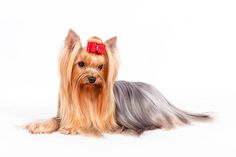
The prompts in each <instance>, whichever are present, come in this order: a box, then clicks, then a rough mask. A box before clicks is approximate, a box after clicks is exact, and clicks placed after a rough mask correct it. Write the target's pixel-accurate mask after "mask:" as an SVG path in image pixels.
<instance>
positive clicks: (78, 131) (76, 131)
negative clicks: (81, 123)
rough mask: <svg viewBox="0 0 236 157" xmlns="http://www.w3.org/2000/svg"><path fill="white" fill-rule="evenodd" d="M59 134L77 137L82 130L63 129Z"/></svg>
mask: <svg viewBox="0 0 236 157" xmlns="http://www.w3.org/2000/svg"><path fill="white" fill-rule="evenodd" d="M59 132H60V133H62V134H65V135H77V134H80V130H79V129H78V128H67V127H63V128H60V129H59Z"/></svg>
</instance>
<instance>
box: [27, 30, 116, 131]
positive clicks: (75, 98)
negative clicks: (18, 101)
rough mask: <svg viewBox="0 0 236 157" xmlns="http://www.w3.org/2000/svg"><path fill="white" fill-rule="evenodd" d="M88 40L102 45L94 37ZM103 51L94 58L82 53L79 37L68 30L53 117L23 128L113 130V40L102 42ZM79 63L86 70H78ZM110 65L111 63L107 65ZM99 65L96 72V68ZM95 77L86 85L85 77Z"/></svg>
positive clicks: (114, 49)
mask: <svg viewBox="0 0 236 157" xmlns="http://www.w3.org/2000/svg"><path fill="white" fill-rule="evenodd" d="M88 41H96V42H98V43H102V40H101V39H99V38H98V37H91V38H90V39H89V40H88ZM104 44H105V45H106V52H105V53H104V54H103V55H97V54H93V53H88V52H86V48H85V47H82V45H81V42H80V38H79V36H78V35H77V34H76V33H75V32H74V31H72V30H69V32H68V35H67V37H66V39H65V46H64V48H63V50H62V52H61V55H60V58H59V66H60V67H59V68H60V90H59V102H58V103H59V104H58V114H57V117H55V118H53V119H49V120H47V121H45V122H35V123H31V124H29V125H28V126H27V128H28V129H29V131H30V132H31V133H50V132H53V131H56V130H59V131H60V132H61V133H64V134H78V133H82V134H88V133H92V134H95V135H100V134H101V133H104V132H108V131H111V130H113V129H115V128H116V127H117V124H116V120H115V100H114V95H113V85H114V81H115V79H116V76H117V73H118V68H119V61H118V59H117V57H116V56H115V55H116V51H117V50H116V45H115V44H116V37H113V38H111V39H109V40H107V41H106V42H105V43H104ZM80 61H83V62H84V63H85V66H86V68H80V67H79V66H78V63H79V62H80ZM109 62H110V63H113V64H109ZM99 65H103V69H102V70H99V69H98V66H99ZM89 76H93V77H96V78H97V79H96V82H95V83H93V84H90V83H89V82H88V79H87V77H89Z"/></svg>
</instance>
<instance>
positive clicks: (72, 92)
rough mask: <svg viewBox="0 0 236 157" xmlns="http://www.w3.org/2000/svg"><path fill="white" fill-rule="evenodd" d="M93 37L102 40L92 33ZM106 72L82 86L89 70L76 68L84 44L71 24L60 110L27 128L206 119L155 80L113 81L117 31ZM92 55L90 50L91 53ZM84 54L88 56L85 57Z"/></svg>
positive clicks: (133, 127) (166, 124) (106, 127)
mask: <svg viewBox="0 0 236 157" xmlns="http://www.w3.org/2000/svg"><path fill="white" fill-rule="evenodd" d="M93 39H94V40H99V41H100V39H99V38H97V37H93ZM104 44H106V53H105V54H104V59H105V65H106V66H105V69H104V73H102V74H101V75H100V74H98V76H97V78H98V79H99V80H100V81H101V82H100V84H96V85H91V86H83V83H81V82H80V81H81V80H83V78H86V77H87V75H88V73H86V72H84V73H80V72H78V71H76V68H75V67H76V66H77V63H76V60H77V59H78V57H80V55H82V51H83V50H84V47H82V45H81V42H80V38H79V36H78V35H76V33H74V32H73V31H72V30H70V31H69V32H68V36H67V38H66V40H65V45H64V48H63V50H62V52H61V56H60V59H59V66H60V67H59V68H60V89H59V99H58V100H59V101H58V113H57V116H56V117H54V118H51V119H48V120H46V121H44V122H34V123H31V124H29V125H27V126H26V128H27V129H28V130H29V132H31V133H34V134H37V133H52V132H54V131H57V130H59V131H60V132H62V133H64V134H78V133H83V134H89V132H91V130H92V132H93V130H95V132H96V133H94V134H99V135H101V134H102V133H104V132H112V131H115V132H118V131H121V132H123V131H131V132H134V133H136V134H141V133H142V132H143V131H145V130H151V129H156V128H165V129H170V128H173V127H174V126H176V125H182V124H188V123H190V122H191V121H206V120H210V119H211V117H210V116H208V115H207V114H192V113H188V112H185V111H182V110H180V109H178V108H176V107H174V106H173V105H171V103H169V102H168V101H167V100H166V99H165V98H164V96H162V94H161V93H160V92H159V91H158V90H157V89H156V88H155V87H153V86H152V85H149V84H146V83H141V82H126V81H115V80H116V77H117V74H118V71H119V56H118V51H117V47H116V37H113V38H111V39H109V40H107V41H106V42H105V43H104ZM87 55H89V54H87ZM85 60H86V59H85Z"/></svg>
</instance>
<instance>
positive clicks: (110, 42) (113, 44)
mask: <svg viewBox="0 0 236 157" xmlns="http://www.w3.org/2000/svg"><path fill="white" fill-rule="evenodd" d="M116 41H117V37H116V36H114V37H112V38H110V39H108V40H107V41H105V43H106V45H107V46H108V47H109V48H110V50H111V51H112V52H114V51H115V50H116V48H117V47H116Z"/></svg>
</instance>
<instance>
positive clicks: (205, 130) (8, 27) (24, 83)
mask: <svg viewBox="0 0 236 157" xmlns="http://www.w3.org/2000/svg"><path fill="white" fill-rule="evenodd" d="M235 8H236V2H235V1H234V0H232V1H230V0H224V1H223V0H222V1H220V0H198V1H189V0H179V1H175V0H166V1H159V0H153V1H149V0H145V1H124V2H122V1H121V0H120V1H112V0H106V1H105V0H99V1H91V0H86V1H79V0H74V1H72V0H64V1H48V0H39V1H33V0H21V1H18V0H1V1H0V123H1V125H0V156H1V157H9V156H24V157H26V156H35V157H39V156H70V155H71V156H75V155H76V156H93V157H94V156H95V157H96V156H103V157H105V156H114V157H116V156H128V155H130V156H149V157H152V156H153V157H154V156H155V157H157V156H170V157H173V156H182V157H184V156H188V157H190V156H191V157H194V156H198V157H199V156H235V155H236V151H235V140H236V136H235V132H236V127H235V120H236V118H235V109H236V108H235V105H236V95H235V93H236V81H235V80H236V73H235V72H236V68H235V67H236V54H235V53H236V46H235V43H236V29H235V28H236V9H235ZM69 28H72V29H74V30H75V31H76V32H77V33H78V34H79V35H80V37H81V39H82V41H83V43H84V44H85V43H86V40H87V39H88V38H89V37H90V36H94V35H97V36H99V37H101V38H102V39H103V40H106V39H108V38H110V37H112V36H114V35H117V36H118V46H119V49H120V55H121V61H122V64H121V68H120V72H119V76H118V79H124V80H130V81H143V82H148V83H151V84H153V85H155V86H156V87H157V88H158V89H159V90H160V91H161V92H162V93H163V94H164V95H165V96H166V97H167V98H168V99H169V100H170V101H171V102H173V103H174V104H176V106H177V107H179V108H183V109H186V110H190V111H196V112H205V111H212V112H214V113H216V117H217V118H216V120H215V121H214V122H213V123H207V124H199V123H198V124H194V125H191V126H187V127H179V128H177V129H175V130H171V131H161V130H155V131H149V132H146V133H145V134H144V135H142V136H141V137H131V136H123V135H105V136H104V137H103V138H101V139H96V138H91V137H83V136H80V135H78V136H65V135H61V134H59V133H54V134H52V135H31V134H28V132H27V131H26V130H24V129H22V128H21V127H20V126H21V125H23V124H25V123H28V122H31V121H34V120H37V119H44V118H49V117H51V116H54V115H55V114H56V107H57V94H58V85H59V78H58V67H57V61H58V54H59V51H60V49H61V47H62V45H63V40H64V38H65V36H66V34H67V31H68V30H69Z"/></svg>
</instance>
